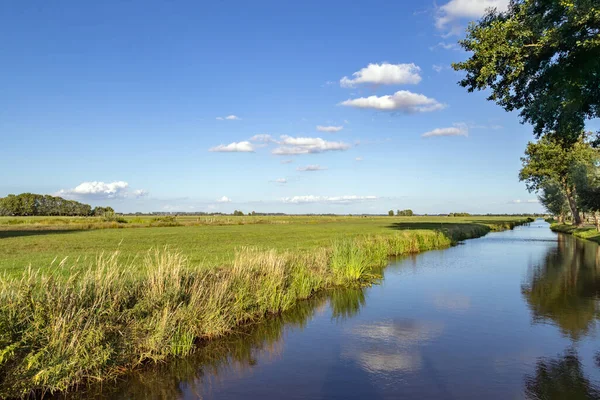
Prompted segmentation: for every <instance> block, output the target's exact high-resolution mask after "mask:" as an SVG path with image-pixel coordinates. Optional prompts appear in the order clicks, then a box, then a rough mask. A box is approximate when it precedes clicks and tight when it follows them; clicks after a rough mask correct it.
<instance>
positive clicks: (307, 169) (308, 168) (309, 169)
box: [296, 164, 327, 172]
mask: <svg viewBox="0 0 600 400" xmlns="http://www.w3.org/2000/svg"><path fill="white" fill-rule="evenodd" d="M326 169H327V168H325V167H321V166H320V165H319V164H312V165H307V166H305V167H298V168H296V171H301V172H313V171H325V170H326Z"/></svg>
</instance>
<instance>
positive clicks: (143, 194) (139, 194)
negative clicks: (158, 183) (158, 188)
mask: <svg viewBox="0 0 600 400" xmlns="http://www.w3.org/2000/svg"><path fill="white" fill-rule="evenodd" d="M148 194H149V193H148V191H147V190H144V189H137V190H134V191H133V195H134V196H135V197H146V196H148Z"/></svg>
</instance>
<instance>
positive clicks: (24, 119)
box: [0, 0, 541, 213]
mask: <svg viewBox="0 0 600 400" xmlns="http://www.w3.org/2000/svg"><path fill="white" fill-rule="evenodd" d="M506 3H507V1H504V0H481V1H477V0H451V1H447V0H445V1H443V2H438V3H437V5H436V4H435V3H434V2H431V3H429V2H416V1H415V2H408V1H394V2H392V1H368V2H366V1H354V2H348V1H344V2H341V1H310V0H309V1H304V2H286V1H254V2H251V3H249V2H245V1H243V2H242V1H239V2H238V1H230V0H222V1H214V2H193V1H190V2H168V1H161V2H158V1H147V0H146V1H127V2H122V1H102V2H77V1H71V2H69V1H63V2H4V3H3V4H2V5H0V48H1V49H2V51H1V52H0V65H2V73H1V74H0V88H1V90H0V138H1V143H2V144H1V146H0V169H1V170H2V171H3V174H2V179H1V180H0V196H4V195H6V194H9V193H20V192H26V191H28V192H36V193H49V194H60V195H62V196H65V197H69V198H73V199H77V200H80V201H84V202H88V203H90V204H93V205H111V206H113V207H115V209H116V210H117V211H123V212H130V211H222V212H231V211H233V210H234V209H241V210H243V211H245V212H248V211H252V210H255V211H257V212H259V211H265V212H266V211H272V212H287V213H305V212H335V213H359V212H366V213H385V212H387V210H389V209H390V208H393V209H399V208H400V209H403V208H411V209H413V210H414V211H415V212H417V213H445V212H458V211H468V212H473V213H487V212H493V213H496V212H497V213H517V212H537V211H541V207H540V206H539V204H537V203H535V202H534V201H535V195H534V194H529V193H527V191H526V190H525V186H524V184H523V183H521V182H519V181H518V178H517V175H518V170H519V168H520V160H519V157H520V156H521V155H522V153H523V150H524V148H525V145H526V143H527V142H528V141H529V140H532V139H533V136H532V133H531V128H530V127H529V126H527V125H521V124H519V120H518V116H517V115H516V114H515V113H506V112H505V111H503V110H502V109H501V108H500V107H498V106H496V105H495V104H493V103H490V102H487V101H486V100H485V94H484V93H467V92H466V90H465V89H463V88H461V87H459V86H458V85H457V81H458V80H459V78H460V75H459V74H457V73H456V72H454V71H452V70H451V69H450V63H451V62H453V61H460V60H462V59H464V58H465V57H466V53H464V52H462V51H461V50H459V49H457V46H456V41H457V40H458V39H459V38H460V36H461V35H462V33H461V32H463V29H464V27H465V26H466V24H467V23H468V21H469V20H471V19H474V18H477V17H478V16H479V15H481V13H482V10H484V9H485V7H486V6H489V5H496V6H498V7H500V8H502V7H505V6H506ZM227 117H229V118H227ZM318 127H319V128H318ZM423 135H425V136H423Z"/></svg>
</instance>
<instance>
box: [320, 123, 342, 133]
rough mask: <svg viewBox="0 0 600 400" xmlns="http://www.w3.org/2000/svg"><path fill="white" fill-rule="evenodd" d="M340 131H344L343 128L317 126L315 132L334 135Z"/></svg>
mask: <svg viewBox="0 0 600 400" xmlns="http://www.w3.org/2000/svg"><path fill="white" fill-rule="evenodd" d="M342 129H344V127H343V126H323V125H317V130H318V131H319V132H328V133H335V132H339V131H341V130H342Z"/></svg>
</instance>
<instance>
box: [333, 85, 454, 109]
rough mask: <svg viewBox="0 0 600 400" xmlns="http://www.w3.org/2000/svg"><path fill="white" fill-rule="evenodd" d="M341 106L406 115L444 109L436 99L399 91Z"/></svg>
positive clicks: (350, 100) (348, 102) (364, 98)
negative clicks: (398, 112)
mask: <svg viewBox="0 0 600 400" xmlns="http://www.w3.org/2000/svg"><path fill="white" fill-rule="evenodd" d="M340 105H342V106H347V107H355V108H371V109H374V110H380V111H400V112H403V113H406V114H414V113H421V112H431V111H436V110H441V109H443V108H444V107H446V106H445V105H444V104H442V103H440V102H438V101H437V100H436V99H432V98H429V97H427V96H425V95H422V94H418V93H412V92H410V91H408V90H400V91H398V92H396V93H394V94H393V95H386V96H380V97H378V96H369V97H360V98H357V99H348V100H346V101H343V102H341V103H340Z"/></svg>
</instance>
